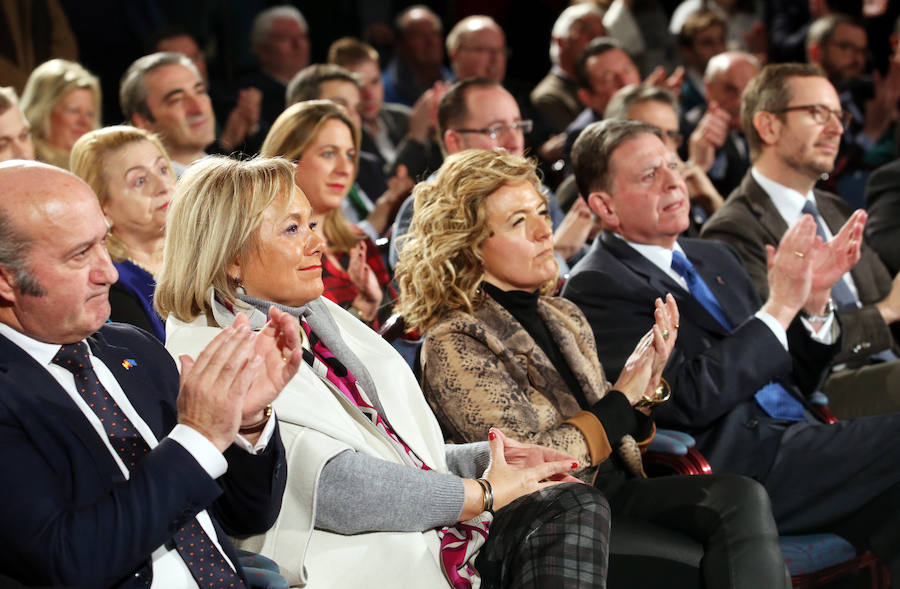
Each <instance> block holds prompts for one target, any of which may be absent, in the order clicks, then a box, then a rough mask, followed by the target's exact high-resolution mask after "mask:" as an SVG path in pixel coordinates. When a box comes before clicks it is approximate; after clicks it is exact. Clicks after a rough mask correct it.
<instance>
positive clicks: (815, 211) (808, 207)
mask: <svg viewBox="0 0 900 589" xmlns="http://www.w3.org/2000/svg"><path fill="white" fill-rule="evenodd" d="M803 212H804V213H806V214H807V215H812V217H813V219H815V220H816V233H817V234H818V235H819V237H821V238H822V241H824V242H827V241H828V238H827V237H826V236H825V228H824V227H823V224H824V221H823V220H822V217H820V216H819V208H818V207H817V206H816V203H814V202H813V201H811V200H807V201H806V202H805V203H804V205H803ZM831 298H832V299H834V304H835V305H836V306H837V310H838V311H847V310H852V309H857V308H859V305H857V301H856V297H855V296H854V295H853V291H851V290H850V287H849V286H847V283H846V282H844V278H843V277H841V279H840V280H838V281H837V282H835V283H834V286H832V287H831Z"/></svg>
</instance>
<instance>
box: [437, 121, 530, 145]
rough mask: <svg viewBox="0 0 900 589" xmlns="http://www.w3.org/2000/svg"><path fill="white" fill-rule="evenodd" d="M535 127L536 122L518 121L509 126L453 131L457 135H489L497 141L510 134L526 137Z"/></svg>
mask: <svg viewBox="0 0 900 589" xmlns="http://www.w3.org/2000/svg"><path fill="white" fill-rule="evenodd" d="M533 127H534V121H516V122H515V123H510V124H509V125H499V124H498V125H491V126H490V127H485V128H483V129H453V130H454V131H456V132H457V133H480V134H482V135H487V136H488V137H490V138H491V139H492V140H496V139H497V138H498V137H500V135H505V134H506V133H510V132H517V133H522V134H523V135H525V134H526V133H531V129H532V128H533Z"/></svg>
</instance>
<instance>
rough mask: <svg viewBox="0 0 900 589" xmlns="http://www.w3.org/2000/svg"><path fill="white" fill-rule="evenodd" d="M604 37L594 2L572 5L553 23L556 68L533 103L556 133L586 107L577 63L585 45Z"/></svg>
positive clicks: (533, 96) (537, 88) (539, 87)
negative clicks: (579, 81) (580, 92)
mask: <svg viewBox="0 0 900 589" xmlns="http://www.w3.org/2000/svg"><path fill="white" fill-rule="evenodd" d="M604 34H606V29H605V28H604V27H603V11H602V10H600V9H599V8H598V7H597V6H596V5H595V4H593V3H592V2H582V3H579V4H574V5H572V6H569V7H568V8H566V9H565V10H563V11H562V13H561V14H560V15H559V17H558V18H557V19H556V22H555V23H553V32H552V33H551V37H550V61H551V62H552V63H553V67H552V68H551V69H550V71H549V72H548V73H547V75H546V76H544V79H543V80H541V81H540V82H539V83H538V85H537V86H535V88H534V90H532V91H531V104H532V105H534V108H535V110H536V111H537V113H538V116H539V117H541V118H542V119H543V121H544V123H546V124H547V126H548V127H550V129H552V130H553V131H554V132H556V133H561V132H563V131H565V129H566V127H567V126H569V123H571V122H572V121H573V120H575V117H577V116H578V113H579V112H581V110H582V108H583V106H582V104H581V102H580V101H579V100H578V82H577V81H576V76H577V74H576V72H575V68H576V63H577V62H578V57H579V56H580V55H581V52H582V50H583V49H584V48H585V46H587V44H588V43H590V42H591V40H593V39H595V38H597V37H602V36H603V35H604Z"/></svg>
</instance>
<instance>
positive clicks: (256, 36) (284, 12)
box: [250, 5, 309, 47]
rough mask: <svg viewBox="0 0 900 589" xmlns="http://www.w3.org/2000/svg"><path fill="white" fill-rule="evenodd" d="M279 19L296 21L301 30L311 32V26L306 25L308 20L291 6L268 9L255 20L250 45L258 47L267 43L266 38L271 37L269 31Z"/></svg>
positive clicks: (251, 30)
mask: <svg viewBox="0 0 900 589" xmlns="http://www.w3.org/2000/svg"><path fill="white" fill-rule="evenodd" d="M279 18H289V19H292V20H295V21H297V23H298V24H299V25H300V28H301V29H303V30H304V31H306V32H309V25H308V24H307V23H306V19H305V18H303V14H302V13H301V12H300V11H299V10H297V9H296V8H295V7H293V6H289V5H281V6H273V7H272V8H266V9H265V10H263V11H262V12H260V13H259V14H257V15H256V18H255V19H253V28H252V29H250V45H251V46H252V47H256V46H257V45H262V44H263V43H265V42H266V37H268V36H269V29H271V28H272V23H273V22H275V21H276V20H278V19H279Z"/></svg>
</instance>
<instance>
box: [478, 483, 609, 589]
mask: <svg viewBox="0 0 900 589" xmlns="http://www.w3.org/2000/svg"><path fill="white" fill-rule="evenodd" d="M609 517H610V516H609V504H608V503H607V501H606V498H604V497H603V494H602V493H600V492H599V491H597V490H596V489H594V488H593V487H591V486H590V485H582V484H578V483H565V484H561V485H554V486H551V487H546V488H544V489H541V490H540V491H536V492H535V493H532V494H530V495H526V496H524V497H520V498H519V499H517V500H516V501H514V502H512V503H510V504H509V505H507V506H506V507H504V508H503V509H501V510H500V511H498V512H497V514H496V517H495V518H494V521H493V523H492V524H491V529H490V534H489V535H488V540H487V542H486V543H485V545H484V546H483V547H482V549H481V552H479V554H478V557H477V559H476V561H475V567H476V568H477V569H478V571H479V573H480V574H481V577H482V587H483V588H484V589H493V588H503V589H509V588H516V589H520V588H521V589H529V588H535V589H537V588H542V589H543V588H551V589H552V588H556V587H571V588H576V587H598V588H604V587H606V570H607V558H608V548H609Z"/></svg>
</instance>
